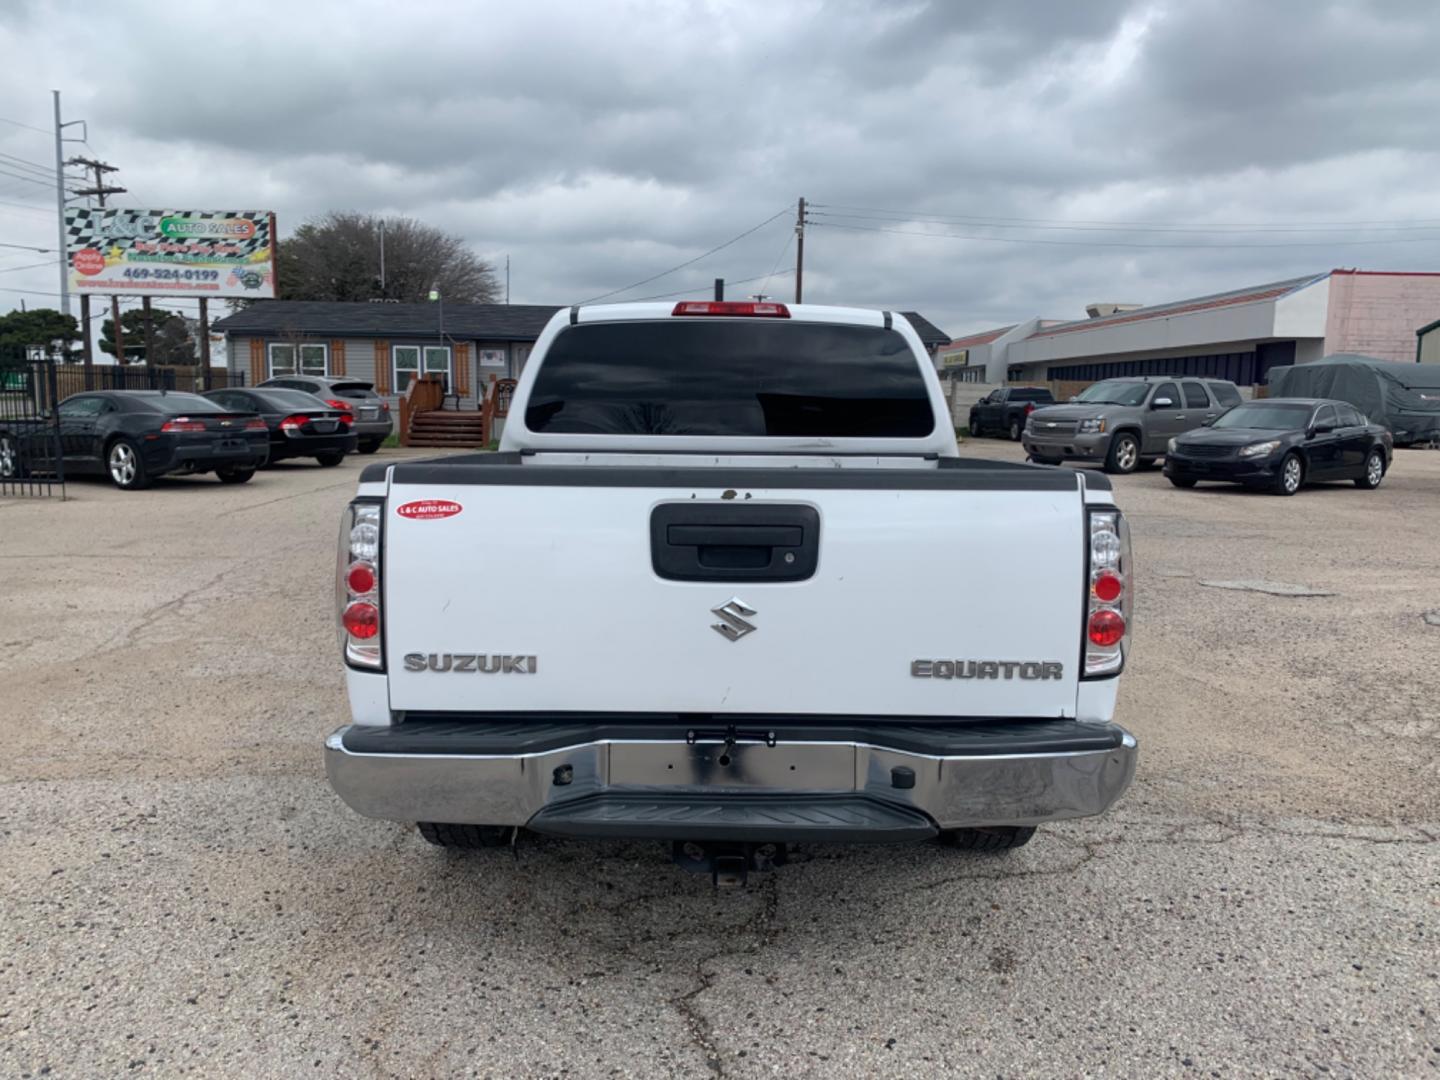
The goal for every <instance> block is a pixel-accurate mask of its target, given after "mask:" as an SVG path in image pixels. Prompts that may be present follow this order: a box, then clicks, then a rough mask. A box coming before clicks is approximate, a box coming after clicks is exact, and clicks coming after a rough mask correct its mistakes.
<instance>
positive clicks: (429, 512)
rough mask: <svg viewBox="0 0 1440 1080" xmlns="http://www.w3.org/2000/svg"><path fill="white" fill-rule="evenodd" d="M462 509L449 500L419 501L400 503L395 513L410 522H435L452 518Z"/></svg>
mask: <svg viewBox="0 0 1440 1080" xmlns="http://www.w3.org/2000/svg"><path fill="white" fill-rule="evenodd" d="M463 509H464V507H463V506H461V505H460V504H459V503H457V502H451V501H450V500H449V499H419V500H417V501H416V502H408V503H401V504H400V505H399V506H397V507H396V508H395V513H397V514H399V515H400V516H401V517H403V518H410V519H411V520H412V521H436V520H438V519H440V518H448V517H454V516H455V515H456V514H458V513H460V511H461V510H463Z"/></svg>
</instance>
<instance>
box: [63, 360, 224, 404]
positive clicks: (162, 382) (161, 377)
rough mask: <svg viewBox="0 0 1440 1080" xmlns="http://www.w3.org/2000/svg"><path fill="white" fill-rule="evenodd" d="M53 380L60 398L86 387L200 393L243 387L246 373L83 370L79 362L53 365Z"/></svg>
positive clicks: (194, 369) (112, 366)
mask: <svg viewBox="0 0 1440 1080" xmlns="http://www.w3.org/2000/svg"><path fill="white" fill-rule="evenodd" d="M56 380H57V385H58V386H59V388H60V399H61V400H62V401H63V400H64V399H65V398H67V397H69V396H70V395H71V394H80V393H83V392H85V391H86V390H169V391H172V392H184V393H191V394H203V393H204V392H205V391H206V390H224V389H226V388H227V387H232V386H244V385H245V373H244V372H242V371H227V370H225V369H224V368H211V369H210V372H209V377H208V378H207V377H206V372H205V369H204V368H199V367H148V366H146V365H143V364H133V365H126V366H125V367H121V366H120V365H118V364H96V365H95V366H93V367H91V368H89V369H86V368H85V367H83V366H81V365H79V364H64V365H61V366H60V367H58V368H56Z"/></svg>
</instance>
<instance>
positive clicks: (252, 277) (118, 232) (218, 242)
mask: <svg viewBox="0 0 1440 1080" xmlns="http://www.w3.org/2000/svg"><path fill="white" fill-rule="evenodd" d="M65 238H66V241H65V247H66V255H67V256H68V258H69V264H70V289H71V291H72V292H75V293H106V294H109V293H126V294H130V295H152V296H155V295H169V296H217V297H244V298H245V299H250V300H271V299H274V297H275V215H274V214H272V213H270V212H268V211H263V210H236V211H227V210H124V209H117V208H114V207H106V208H100V209H89V208H85V207H78V206H76V207H70V208H69V209H67V210H66V211H65Z"/></svg>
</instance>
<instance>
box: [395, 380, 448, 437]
mask: <svg viewBox="0 0 1440 1080" xmlns="http://www.w3.org/2000/svg"><path fill="white" fill-rule="evenodd" d="M444 393H445V388H444V386H443V385H442V384H441V382H440V376H438V375H426V376H424V377H423V378H418V379H411V380H410V385H409V386H407V387H405V393H403V394H401V395H400V445H401V446H409V445H410V425H411V424H412V423H413V422H414V420H415V417H416V416H418V415H419V414H420V413H422V412H433V411H434V410H436V409H438V408H440V404H441V402H443V401H444V400H445V398H444Z"/></svg>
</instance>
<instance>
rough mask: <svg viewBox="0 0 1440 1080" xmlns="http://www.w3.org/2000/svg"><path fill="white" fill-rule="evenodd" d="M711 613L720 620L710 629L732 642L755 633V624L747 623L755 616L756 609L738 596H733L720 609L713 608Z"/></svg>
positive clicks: (712, 624)
mask: <svg viewBox="0 0 1440 1080" xmlns="http://www.w3.org/2000/svg"><path fill="white" fill-rule="evenodd" d="M710 611H711V613H712V614H714V615H717V616H719V618H720V621H719V622H717V623H711V624H710V629H711V630H714V631H715V632H716V633H718V634H723V635H724V636H725V637H727V638H729V639H730V640H731V641H739V640H740V639H741V638H742V637H744V636H745V635H746V634H749V633H753V632H754V631H755V624H754V623H752V622H747V621H746V620H747V619H748V618H749V617H750V616H751V615H754V614H755V609H754V608H752V607H750V606H749V605H747V604H746V603H745V601H744V600H741V599H740V598H739V597H738V596H732V597H731V598H730V599H729V600H727V601H725V603H723V604H721V605H720V606H719V607H714V608H711V609H710Z"/></svg>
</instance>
